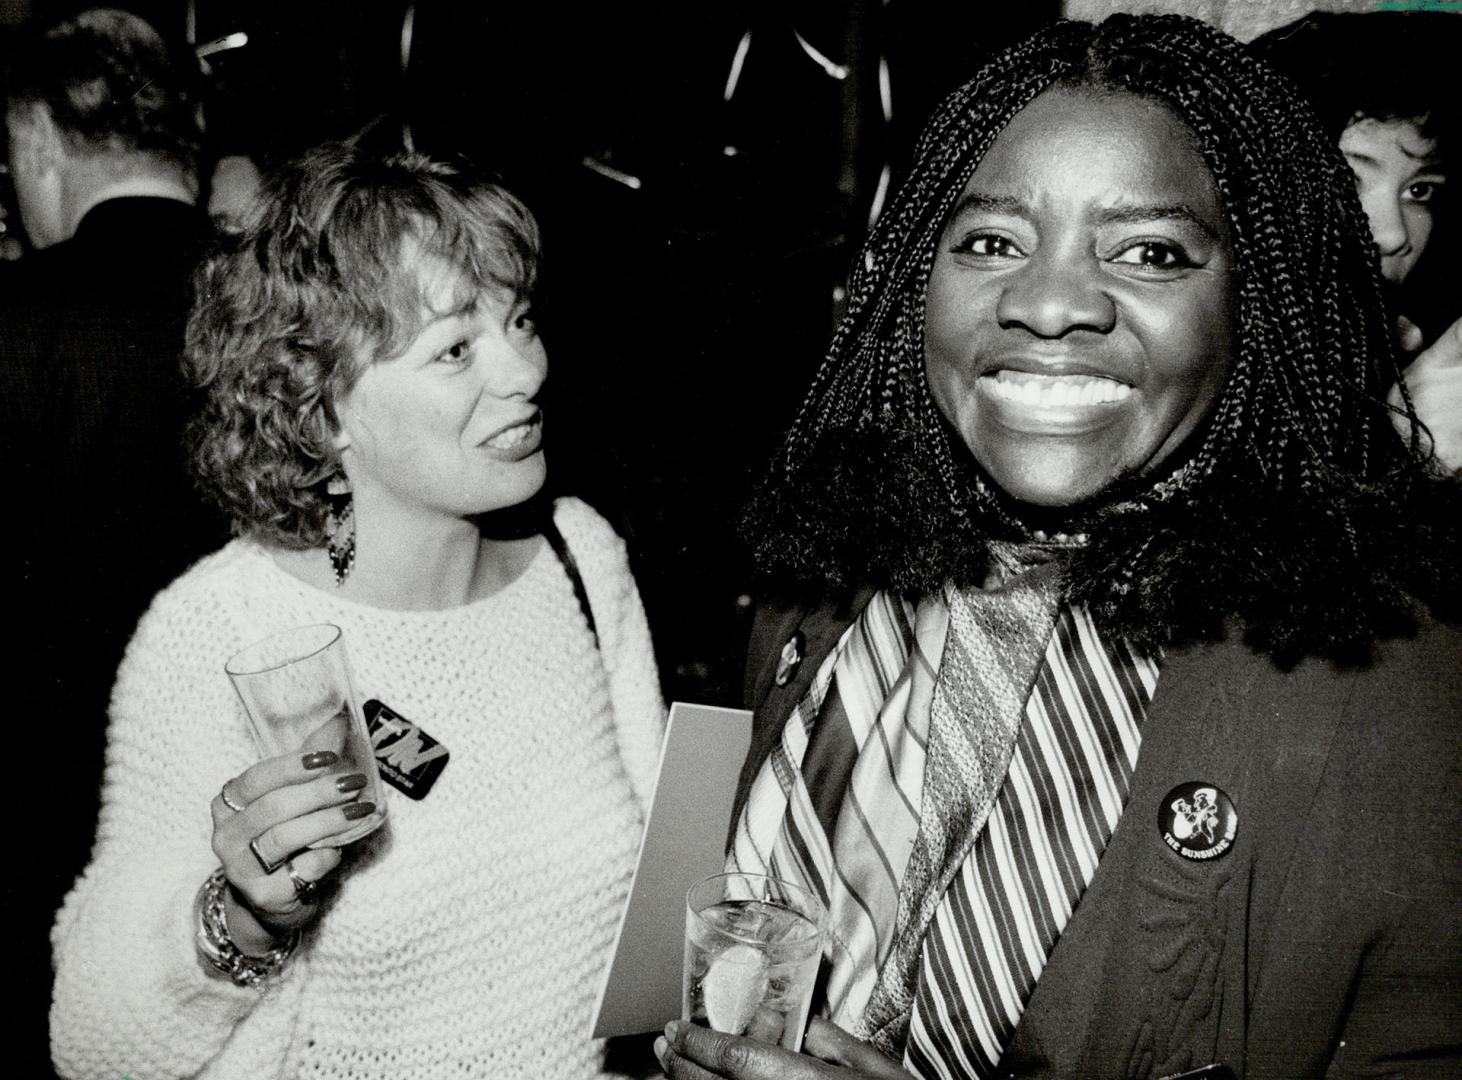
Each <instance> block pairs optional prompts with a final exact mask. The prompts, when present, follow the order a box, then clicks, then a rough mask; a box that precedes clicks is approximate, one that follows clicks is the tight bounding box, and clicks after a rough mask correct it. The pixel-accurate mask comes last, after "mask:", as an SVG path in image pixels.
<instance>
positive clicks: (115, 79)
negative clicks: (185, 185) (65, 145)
mask: <svg viewBox="0 0 1462 1080" xmlns="http://www.w3.org/2000/svg"><path fill="white" fill-rule="evenodd" d="M196 84H197V74H196V70H195V67H194V65H193V64H192V62H191V58H190V57H186V56H183V55H180V54H177V53H175V52H174V51H173V50H172V49H170V48H169V47H168V45H167V43H166V42H164V41H163V39H162V37H161V36H160V35H159V34H158V32H157V31H156V30H154V29H153V28H152V27H151V26H150V25H148V23H146V22H145V21H144V20H142V19H140V18H138V17H137V16H136V15H134V14H132V13H131V12H127V11H117V10H112V9H107V8H96V9H93V10H91V11H84V12H82V13H81V14H79V15H76V16H74V17H72V18H69V19H67V20H65V21H64V22H60V23H57V24H55V25H54V26H50V27H37V28H33V29H31V30H29V31H28V32H26V33H25V34H22V35H21V37H20V38H19V39H18V40H17V41H16V42H15V43H14V44H13V46H12V48H11V51H10V55H9V60H8V63H7V66H6V73H5V93H6V98H7V101H8V106H7V107H8V108H9V109H11V110H16V109H18V108H23V107H25V106H27V105H35V104H39V105H44V106H45V107H46V108H47V109H48V110H49V112H50V114H51V118H52V120H54V121H55V123H56V126H57V127H58V128H59V129H60V130H61V132H62V133H63V134H64V136H65V137H66V139H67V140H68V142H69V143H70V145H71V147H72V149H73V150H77V151H81V152H86V153H93V154H96V153H107V152H122V153H140V154H154V155H156V156H157V157H160V158H162V159H164V160H166V161H169V162H171V163H172V164H173V165H175V166H176V167H178V168H180V169H182V170H184V171H185V172H187V173H189V174H192V173H193V172H194V171H195V170H196V168H197V163H198V154H199V144H200V142H201V132H200V131H199V128H198V118H197V110H196V105H197V85H196Z"/></svg>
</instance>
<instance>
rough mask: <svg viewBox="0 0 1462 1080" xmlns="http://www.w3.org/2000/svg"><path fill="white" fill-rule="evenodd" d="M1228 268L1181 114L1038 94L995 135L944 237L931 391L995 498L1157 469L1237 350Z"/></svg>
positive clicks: (931, 333)
mask: <svg viewBox="0 0 1462 1080" xmlns="http://www.w3.org/2000/svg"><path fill="white" fill-rule="evenodd" d="M1231 266H1232V254H1231V252H1230V249H1229V242H1228V225H1227V221H1226V219H1225V217H1224V215H1223V213H1222V211H1221V209H1220V206H1219V201H1218V194H1217V190H1216V188H1215V186H1214V182H1213V178H1212V175H1211V174H1210V173H1209V171H1208V167H1207V165H1206V164H1205V163H1204V161H1203V157H1202V155H1201V154H1200V153H1199V151H1198V149H1197V146H1196V143H1195V140H1194V138H1193V136H1192V134H1191V133H1190V132H1189V130H1188V128H1187V127H1186V125H1184V123H1183V122H1182V121H1181V120H1180V119H1179V118H1178V117H1177V116H1176V114H1174V113H1173V112H1171V111H1170V110H1169V109H1167V108H1166V107H1165V106H1163V105H1161V104H1159V103H1156V102H1153V101H1149V100H1146V99H1142V98H1138V97H1134V96H1130V95H1114V94H1091V93H1083V94H1076V93H1072V92H1069V91H1063V90H1060V89H1054V90H1048V91H1046V92H1045V93H1043V94H1041V95H1040V96H1039V97H1037V98H1036V99H1035V100H1034V101H1033V102H1031V104H1029V105H1027V106H1026V107H1025V108H1024V109H1022V110H1021V111H1020V112H1019V113H1017V114H1016V116H1015V117H1014V119H1012V120H1011V122H1010V123H1009V124H1008V125H1007V126H1006V128H1005V130H1004V131H1002V132H1001V133H1000V135H999V136H998V137H997V138H996V140H995V142H994V144H993V145H992V146H991V148H990V150H989V151H988V152H987V153H986V154H985V156H984V158H983V160H982V161H981V162H980V165H979V167H978V168H977V169H976V170H975V174H974V176H973V177H972V178H971V180H970V182H969V184H968V185H967V186H966V187H965V190H964V193H963V194H962V195H961V197H960V201H959V202H958V203H957V204H956V206H955V210H954V212H953V214H952V215H951V217H950V219H949V221H948V223H947V224H946V225H945V228H944V233H943V235H942V236H941V238H940V240H939V247H938V249H937V251H936V253H935V261H934V266H933V270H932V273H931V276H930V280H929V291H928V299H927V306H926V310H925V327H924V333H925V375H926V378H927V381H928V384H929V389H930V393H931V394H932V396H933V398H934V402H935V404H936V405H937V406H938V408H939V410H940V412H942V413H943V414H944V417H945V419H946V420H948V421H949V422H950V424H951V425H953V427H954V428H955V430H956V431H957V432H958V433H959V436H960V438H961V439H962V440H963V442H964V443H965V445H966V446H967V447H968V448H969V450H970V452H971V454H973V455H974V458H975V460H976V462H978V463H979V465H980V466H981V468H982V469H983V470H984V471H985V473H986V474H987V475H988V476H989V477H990V478H991V479H992V480H993V481H994V482H995V483H996V484H998V485H999V486H1000V487H1001V488H1002V489H1003V490H1004V491H1005V492H1006V493H1007V494H1009V495H1011V496H1013V497H1014V498H1016V499H1019V500H1020V501H1022V502H1026V503H1031V504H1035V505H1039V506H1051V507H1054V506H1066V505H1070V504H1072V503H1075V502H1078V501H1080V500H1083V499H1087V498H1090V497H1092V496H1093V495H1096V494H1098V493H1100V492H1101V491H1102V490H1103V489H1104V488H1106V487H1107V486H1109V485H1110V484H1111V483H1112V482H1113V481H1114V480H1116V479H1117V478H1118V477H1120V476H1123V475H1127V474H1134V473H1144V472H1148V471H1151V470H1152V469H1154V468H1156V467H1157V466H1159V465H1161V464H1162V463H1163V462H1164V461H1166V460H1167V459H1168V458H1169V457H1170V456H1171V455H1172V453H1173V452H1174V450H1176V449H1177V448H1178V447H1179V446H1181V445H1182V444H1183V442H1184V441H1185V440H1186V439H1187V438H1188V436H1189V435H1191V434H1192V433H1193V432H1194V431H1195V430H1196V429H1197V428H1198V427H1199V425H1200V424H1202V422H1203V420H1204V419H1205V418H1206V417H1207V415H1208V413H1209V412H1210V411H1211V410H1212V408H1213V406H1214V404H1215V402H1216V401H1217V400H1218V396H1219V392H1220V390H1221V389H1222V387H1223V384H1224V381H1225V379H1226V378H1227V376H1228V372H1229V370H1230V366H1231V362H1232V355H1233V353H1234V335H1233V327H1232V322H1233V320H1232V314H1231V310H1230V308H1231V302H1232V298H1231V282H1230V276H1231V275H1230V273H1229V271H1230V267H1231Z"/></svg>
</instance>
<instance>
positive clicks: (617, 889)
mask: <svg viewBox="0 0 1462 1080" xmlns="http://www.w3.org/2000/svg"><path fill="white" fill-rule="evenodd" d="M538 257H539V251H538V231H537V226H536V225H535V223H534V220H533V218H532V216H531V215H530V214H529V212H528V211H527V209H525V208H524V207H523V205H522V204H521V203H520V202H519V201H518V200H517V199H516V198H515V197H514V196H513V195H511V194H510V193H508V192H507V191H505V190H504V189H502V188H501V187H498V186H496V185H494V184H491V183H485V182H482V181H480V180H476V179H474V178H473V177H472V176H471V175H470V174H468V173H466V172H464V171H462V170H459V169H457V168H454V167H449V166H447V165H444V164H440V163H436V162H433V161H431V160H429V159H427V158H425V157H422V156H420V155H416V154H401V153H397V154H395V155H394V156H388V157H385V158H382V157H380V156H373V155H372V154H370V153H369V152H367V151H366V150H364V149H362V148H361V147H360V146H359V145H352V144H347V145H336V146H329V147H325V148H323V149H320V150H318V151H315V152H313V153H311V154H309V155H307V156H306V157H304V158H303V159H301V160H300V161H299V162H297V163H295V164H294V165H292V166H289V167H288V168H286V169H284V170H282V172H281V173H280V175H279V176H278V177H277V178H276V179H275V180H274V181H273V183H272V186H271V188H270V189H269V191H268V193H267V198H266V199H265V200H264V202H263V205H262V208H261V210H260V211H259V214H258V216H257V218H256V220H254V221H253V222H252V223H251V224H250V225H249V226H248V228H247V229H245V230H244V232H243V233H242V234H241V235H239V236H238V237H236V238H233V239H232V240H230V241H229V242H228V248H227V249H226V250H225V251H223V252H222V253H220V254H219V255H218V256H217V257H215V258H214V259H213V260H212V261H211V262H210V263H209V264H208V265H207V266H206V267H205V268H204V269H203V270H202V271H201V272H200V276H199V281H198V299H197V303H196V306H195V309H194V312H193V316H192V319H191V322H190V326H189V334H188V361H189V364H190V367H191V373H192V375H193V377H194V379H195V381H196V382H197V383H198V384H199V385H200V386H201V387H202V388H203V390H204V391H206V396H207V404H206V407H205V408H204V410H203V412H202V414H201V417H200V418H199V420H198V422H197V425H196V431H195V435H196V440H195V442H196V455H195V456H196V464H197V466H198V471H199V474H200V476H201V477H202V479H203V482H204V485H205V486H206V488H207V489H208V490H209V491H210V492H211V493H212V494H213V495H214V497H215V498H216V499H217V501H218V502H219V503H220V505H222V506H223V507H224V508H225V509H226V510H227V511H228V512H229V514H230V515H231V516H232V518H233V520H234V523H235V526H236V530H237V532H238V534H239V536H238V539H236V540H234V541H233V542H232V543H230V544H229V545H228V546H226V547H225V548H224V549H223V550H221V551H219V552H217V553H216V554H214V555H212V556H210V557H208V558H206V559H204V560H203V561H201V562H200V563H199V564H198V565H196V566H195V567H193V568H192V569H191V570H190V571H189V572H188V573H186V574H185V575H184V576H183V577H181V578H180V579H178V580H177V581H176V582H174V583H173V584H172V585H171V586H170V587H169V588H168V589H166V590H165V591H164V592H162V593H161V594H160V595H159V596H158V597H157V599H156V600H155V601H154V603H153V604H152V607H151V608H150V610H149V611H148V613H147V615H146V616H145V617H144V619H143V620H142V622H141V624H140V625H139V627H138V629H137V632H136V635H135V636H134V638H133V640H132V643H131V645H130V647H129V648H128V651H127V655H126V659H125V661H124V662H123V665H122V668H121V671H120V673H119V675H118V678H117V683H116V688H115V691H114V693H113V698H112V710H111V724H110V728H109V751H108V761H107V772H106V780H105V785H104V790H103V809H102V813H101V821H100V825H99V828H98V834H97V842H96V846H95V849H94V852H93V857H92V861H91V864H90V866H89V867H88V869H87V870H86V872H85V873H84V874H83V876H82V877H81V878H80V879H79V881H78V882H77V884H76V886H75V888H74V890H73V891H72V893H71V894H70V896H69V897H68V898H67V901H66V903H65V906H64V907H63V908H62V910H61V912H60V914H59V916H58V920H57V924H56V928H55V931H54V934H53V940H54V946H55V960H56V968H57V976H56V988H55V1001H54V1006H53V1010H52V1050H53V1055H54V1058H55V1061H56V1063H57V1066H58V1068H59V1070H60V1071H61V1072H62V1073H63V1074H64V1075H66V1076H68V1077H75V1078H85V1077H97V1078H102V1077H105V1078H107V1080H114V1078H115V1077H117V1076H120V1075H122V1073H123V1072H129V1073H131V1074H132V1075H135V1076H138V1077H143V1076H146V1077H149V1078H153V1077H185V1076H195V1075H204V1074H206V1075H208V1076H215V1077H239V1078H241V1080H242V1078H247V1080H260V1078H263V1077H286V1076H289V1077H293V1076H350V1077H357V1078H364V1077H382V1078H384V1077H391V1078H393V1080H405V1078H410V1077H420V1078H436V1077H442V1076H446V1075H453V1076H502V1077H510V1076H524V1077H527V1076H532V1077H540V1076H555V1077H590V1076H598V1075H602V1074H603V1069H604V1054H605V1048H604V1046H603V1045H602V1044H599V1043H595V1042H593V1041H591V1040H590V1039H589V1037H588V1034H587V1031H588V1024H589V1020H590V1012H591V1009H592V1004H593V993H594V989H595V986H596V984H597V977H598V973H599V970H600V968H601V967H602V965H603V964H604V963H605V962H606V961H607V954H608V949H609V946H610V943H611V941H612V939H613V936H614V932H615V921H616V917H617V911H618V908H619V906H620V903H621V902H622V900H623V899H624V897H625V896H626V894H627V892H628V887H629V880H630V876H631V875H632V873H633V866H634V859H635V855H636V851H637V845H638V837H639V831H640V826H641V821H642V816H643V812H644V807H645V803H646V800H647V798H648V794H649V789H650V786H651V784H652V782H653V772H654V768H655V760H656V756H657V753H658V747H659V737H660V733H661V726H662V705H661V701H660V697H659V686H658V680H657V677H656V671H655V664H654V658H653V655H652V652H651V646H650V639H649V636H648V633H647V629H646V626H645V619H644V613H643V610H642V608H641V605H640V600H639V597H638V594H637V592H636V590H635V585H634V582H633V580H632V579H631V577H630V573H629V569H628V565H627V562H626V557H625V551H624V547H623V544H622V543H621V542H620V540H619V539H618V537H616V536H615V534H614V532H613V531H612V530H611V529H610V527H609V526H608V525H607V524H606V523H605V522H604V521H603V520H602V519H601V518H600V517H598V516H597V515H596V514H595V513H594V512H593V511H592V510H591V509H590V508H589V507H588V506H586V505H584V504H583V503H581V502H579V501H577V500H574V499H558V500H556V501H553V502H548V501H546V500H545V499H544V498H543V497H542V496H541V495H540V491H541V489H542V487H543V485H544V480H545V466H544V443H543V438H544V427H543V424H544V418H543V414H542V411H541V409H540V406H539V400H538V399H539V396H540V391H541V389H542V387H543V383H544V378H545V375H546V356H545V352H544V347H543V343H542V342H541V340H540V339H539V336H538V331H537V329H536V327H535V325H534V321H533V314H532V308H531V303H532V298H533V292H534V285H535V276H536V269H537V265H538ZM139 527H143V526H142V523H139ZM322 622H328V623H334V624H337V625H338V626H340V627H341V628H342V629H343V631H344V635H345V638H346V640H347V641H348V646H349V650H350V656H351V661H352V666H353V668H354V672H355V679H356V684H357V690H358V692H359V694H360V696H361V698H362V700H366V699H372V700H374V701H378V702H380V703H383V704H384V705H385V706H386V707H388V708H389V710H390V711H391V713H393V714H394V715H395V717H399V718H402V719H403V720H404V721H407V722H409V723H411V724H412V725H415V727H416V729H417V730H419V731H420V732H423V733H425V735H426V736H429V737H430V738H431V739H433V740H435V741H436V742H437V743H439V744H440V745H441V746H443V747H445V748H446V751H447V754H446V758H445V761H446V764H445V767H443V768H442V769H441V770H440V772H438V773H437V774H436V777H435V781H434V783H433V784H432V785H431V786H430V787H429V788H425V787H423V788H417V789H416V790H413V791H411V792H410V795H411V797H410V798H406V797H404V794H403V793H404V792H405V789H403V791H401V792H398V791H396V790H392V789H387V790H386V797H387V799H388V800H389V804H390V812H389V814H388V815H387V820H386V824H385V826H384V827H383V828H381V829H379V830H377V831H376V832H374V833H372V834H371V835H370V836H369V837H368V838H367V839H364V840H360V841H357V842H356V843H354V844H352V845H350V846H349V847H348V848H347V849H345V850H341V849H340V848H338V847H331V846H325V847H320V848H311V847H310V846H309V845H310V844H312V843H314V842H316V841H319V840H321V839H325V838H328V837H329V836H331V835H332V834H338V833H339V832H340V831H341V829H342V825H343V823H344V822H345V821H354V820H356V819H358V818H360V817H363V816H367V815H369V814H370V813H371V812H372V810H373V809H375V808H374V807H373V806H372V805H371V804H370V803H369V802H367V801H364V800H363V799H362V797H361V792H360V788H361V786H362V781H363V779H364V777H363V776H361V775H359V774H355V775H351V774H348V772H347V770H345V769H343V768H332V766H333V765H334V762H333V761H332V760H330V759H331V758H332V757H333V755H332V754H330V753H328V752H325V753H309V754H304V755H303V756H302V755H300V754H294V755H286V756H283V757H272V758H266V759H265V760H263V761H258V760H256V759H257V757H258V753H257V751H256V750H255V747H254V745H253V743H252V740H251V738H250V729H249V726H248V723H247V720H246V717H245V715H244V712H243V710H242V708H241V706H240V704H239V702H238V701H237V700H235V698H234V694H233V690H232V688H231V686H230V684H229V680H228V678H227V677H226V676H225V674H224V662H225V661H226V660H227V659H228V657H229V656H231V655H232V654H233V653H234V652H236V651H237V650H239V649H240V648H241V647H243V646H246V645H248V644H250V643H251V642H254V641H256V640H259V639H261V638H263V637H265V636H267V635H268V634H270V633H271V632H274V631H277V630H281V629H285V628H289V627H293V626H298V625H301V624H309V623H322ZM392 722H393V723H395V722H396V721H395V720H394V719H393V720H392ZM423 745H425V744H423ZM251 848H253V850H251ZM274 864H279V865H278V866H277V868H275V865H274ZM220 907H221V910H222V913H223V919H222V924H221V925H220V924H219V922H218V920H216V919H214V920H208V919H205V918H203V913H204V912H205V911H217V910H218V909H219V908H220Z"/></svg>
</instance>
